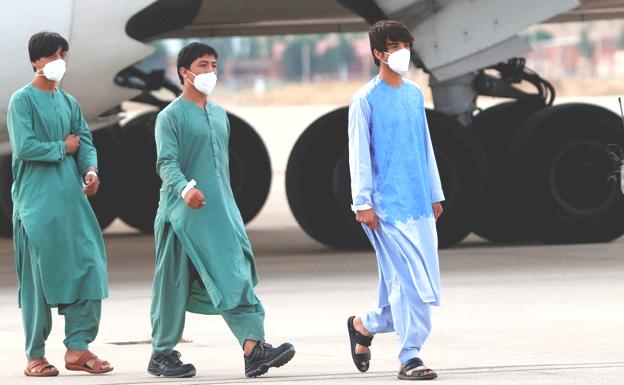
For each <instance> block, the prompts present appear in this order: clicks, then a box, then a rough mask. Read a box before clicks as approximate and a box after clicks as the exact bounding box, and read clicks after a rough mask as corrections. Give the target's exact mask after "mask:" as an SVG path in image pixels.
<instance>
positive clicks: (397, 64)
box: [382, 48, 410, 75]
mask: <svg viewBox="0 0 624 385" xmlns="http://www.w3.org/2000/svg"><path fill="white" fill-rule="evenodd" d="M386 53H387V52H386ZM382 62H384V63H386V64H387V65H388V66H389V67H390V69H391V70H392V71H394V72H396V73H397V74H399V75H405V74H406V73H407V71H408V70H409V64H410V51H409V49H407V48H401V49H400V50H398V51H394V52H392V53H391V54H390V56H388V61H387V62H385V61H383V60H382Z"/></svg>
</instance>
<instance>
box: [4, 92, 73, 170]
mask: <svg viewBox="0 0 624 385" xmlns="http://www.w3.org/2000/svg"><path fill="white" fill-rule="evenodd" d="M7 126H8V129H9V139H10V141H11V147H12V150H13V155H14V156H15V158H17V159H19V160H22V161H35V162H51V163H55V162H59V161H61V160H62V159H63V158H64V157H65V142H63V141H62V140H59V141H54V142H44V141H41V140H38V139H37V137H36V136H35V131H34V129H33V121H32V111H31V108H30V106H29V104H28V103H27V102H26V101H25V100H23V99H22V98H12V99H11V102H10V103H9V110H8V114H7Z"/></svg>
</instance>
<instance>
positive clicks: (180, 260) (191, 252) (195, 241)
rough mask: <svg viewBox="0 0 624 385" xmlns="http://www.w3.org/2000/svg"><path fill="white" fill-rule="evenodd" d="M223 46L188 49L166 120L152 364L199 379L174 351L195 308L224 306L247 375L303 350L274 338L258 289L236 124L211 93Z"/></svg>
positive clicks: (162, 121) (160, 139)
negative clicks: (234, 139)
mask: <svg viewBox="0 0 624 385" xmlns="http://www.w3.org/2000/svg"><path fill="white" fill-rule="evenodd" d="M217 56H218V55H217V52H216V51H215V50H214V48H212V47H210V46H207V45H205V44H201V43H191V44H189V45H187V46H186V47H184V48H183V49H182V50H181V51H180V53H179V55H178V63H177V68H178V76H179V78H180V82H181V83H182V86H183V92H182V95H181V96H180V97H178V98H177V99H176V100H174V101H173V102H172V103H171V104H170V105H169V106H167V108H165V109H164V110H163V111H162V112H160V114H158V118H157V120H156V133H155V135H156V151H157V156H158V159H157V165H156V168H157V171H158V174H159V175H160V177H161V179H162V181H163V184H162V188H161V189H160V203H159V206H158V213H157V215H156V221H155V224H154V234H155V237H156V274H155V277H154V286H153V291H152V310H151V318H152V339H153V354H152V357H151V359H150V363H149V366H148V372H149V373H151V374H153V375H156V376H168V377H191V376H194V375H195V367H194V366H193V365H192V364H182V362H181V361H180V353H179V352H177V351H175V350H173V348H174V347H175V345H176V344H177V343H178V341H180V338H181V337H182V331H183V329H184V319H185V311H190V312H193V313H201V314H219V315H221V316H222V317H223V319H224V320H225V322H226V323H227V325H228V327H229V328H230V330H231V331H232V333H233V334H234V336H235V337H236V339H237V340H238V342H239V343H240V345H241V347H242V348H243V351H244V361H245V375H246V376H247V377H256V376H260V375H262V374H264V373H266V372H267V370H268V369H269V368H270V367H279V366H282V365H284V364H286V363H287V362H288V361H290V359H291V358H292V357H293V356H294V354H295V349H294V347H293V346H292V345H291V344H289V343H284V344H282V345H280V346H278V347H277V348H274V347H272V346H271V345H269V344H267V343H266V342H264V308H263V307H262V303H261V302H260V300H259V299H258V297H256V295H255V293H254V287H255V286H256V284H257V283H258V278H257V276H256V269H255V262H254V256H253V253H252V250H251V245H250V243H249V239H248V238H247V234H246V233H245V229H244V225H243V220H242V218H241V215H240V212H239V211H238V208H237V206H236V202H235V201H234V195H233V194H232V189H231V187H230V173H229V169H228V139H229V134H230V125H229V122H228V118H227V114H226V112H225V110H224V109H223V108H222V107H221V106H219V105H217V104H215V103H214V102H212V101H210V100H209V99H208V95H209V94H210V93H211V92H212V90H213V88H214V86H215V84H216V81H217V77H216V68H217Z"/></svg>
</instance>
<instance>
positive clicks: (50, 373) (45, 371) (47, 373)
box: [24, 357, 59, 377]
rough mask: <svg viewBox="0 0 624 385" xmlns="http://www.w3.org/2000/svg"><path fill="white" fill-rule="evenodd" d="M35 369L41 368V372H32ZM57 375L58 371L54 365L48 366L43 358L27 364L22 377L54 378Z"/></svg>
mask: <svg viewBox="0 0 624 385" xmlns="http://www.w3.org/2000/svg"><path fill="white" fill-rule="evenodd" d="M35 368H41V370H40V371H38V372H34V371H33V369H35ZM58 374H59V371H58V369H57V368H55V367H54V365H50V363H49V362H48V360H47V359H46V358H45V357H39V358H36V359H34V360H32V361H30V362H28V365H27V366H26V369H24V375H26V376H28V377H54V376H58Z"/></svg>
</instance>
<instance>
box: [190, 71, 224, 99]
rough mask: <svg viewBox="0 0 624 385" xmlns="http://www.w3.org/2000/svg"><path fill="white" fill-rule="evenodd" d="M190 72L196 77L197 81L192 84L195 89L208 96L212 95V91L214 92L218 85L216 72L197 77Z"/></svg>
mask: <svg viewBox="0 0 624 385" xmlns="http://www.w3.org/2000/svg"><path fill="white" fill-rule="evenodd" d="M188 72H189V73H190V74H192V75H193V76H195V80H193V82H192V84H193V86H195V89H197V91H199V92H201V93H202V94H206V95H210V94H211V93H212V90H214V88H215V85H216V84H217V74H215V73H214V72H208V73H205V74H199V75H195V74H194V73H192V72H191V71H188ZM187 80H188V78H187ZM189 82H190V80H189Z"/></svg>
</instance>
